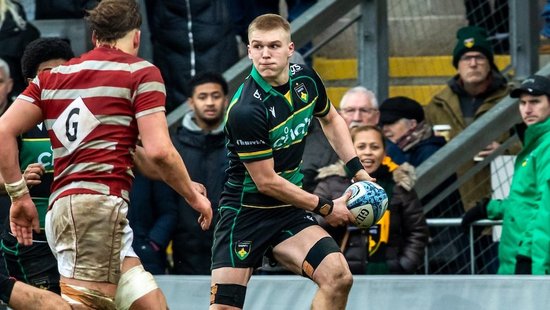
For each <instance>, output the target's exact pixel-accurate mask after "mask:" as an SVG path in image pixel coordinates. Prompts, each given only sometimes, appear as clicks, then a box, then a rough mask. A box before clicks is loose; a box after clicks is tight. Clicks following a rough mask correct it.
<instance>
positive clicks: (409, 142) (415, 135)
mask: <svg viewBox="0 0 550 310" xmlns="http://www.w3.org/2000/svg"><path fill="white" fill-rule="evenodd" d="M431 136H432V128H431V127H430V125H428V123H426V122H425V121H421V122H420V123H418V125H416V127H414V128H411V129H409V131H408V132H407V133H406V134H405V135H404V136H403V137H401V139H399V141H397V143H396V144H397V146H398V147H399V148H400V149H402V150H403V151H404V152H406V151H408V150H410V149H411V148H413V147H414V146H415V145H417V144H418V143H419V142H420V141H422V140H425V139H427V138H429V137H431Z"/></svg>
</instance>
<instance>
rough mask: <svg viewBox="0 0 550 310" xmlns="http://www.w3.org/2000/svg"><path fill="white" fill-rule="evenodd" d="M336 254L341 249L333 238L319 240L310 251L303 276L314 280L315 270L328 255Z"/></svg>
mask: <svg viewBox="0 0 550 310" xmlns="http://www.w3.org/2000/svg"><path fill="white" fill-rule="evenodd" d="M335 252H340V248H339V247H338V245H337V244H336V241H334V239H332V238H331V237H324V238H322V239H319V241H317V243H315V244H314V245H313V246H312V247H311V249H309V252H308V253H307V255H306V258H305V259H304V262H303V263H302V276H304V277H308V278H310V279H312V280H313V273H314V272H315V269H317V267H319V265H320V264H321V262H322V261H323V259H325V257H327V255H329V254H331V253H335Z"/></svg>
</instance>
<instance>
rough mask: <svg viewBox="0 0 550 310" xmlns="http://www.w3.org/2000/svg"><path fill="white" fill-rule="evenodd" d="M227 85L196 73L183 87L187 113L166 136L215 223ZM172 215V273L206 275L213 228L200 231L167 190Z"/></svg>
mask: <svg viewBox="0 0 550 310" xmlns="http://www.w3.org/2000/svg"><path fill="white" fill-rule="evenodd" d="M227 92H228V86H227V83H226V81H225V80H224V79H223V77H222V76H221V75H220V74H218V73H213V72H205V73H199V74H197V75H196V76H195V77H193V79H191V81H190V83H189V93H190V94H191V96H190V97H189V101H188V103H189V106H190V108H191V110H192V111H191V112H189V113H188V114H186V115H185V116H184V118H183V121H182V124H181V125H180V126H179V128H178V129H177V131H176V133H175V134H174V135H172V142H173V143H174V146H175V147H176V149H177V150H178V152H179V153H180V155H181V156H182V158H183V160H184V161H185V162H186V163H187V167H188V171H189V175H190V176H191V178H192V179H193V180H194V181H196V182H200V183H202V184H204V185H205V186H206V188H207V189H208V190H207V194H208V199H210V202H211V203H212V209H213V211H214V218H213V220H214V221H216V220H217V207H218V201H219V197H220V194H221V192H222V190H223V184H224V183H225V181H226V174H225V170H226V169H227V166H228V163H229V162H228V159H227V156H226V152H227V150H226V148H225V135H224V133H223V117H224V113H225V109H226V107H227V104H228V100H227ZM165 199H166V200H167V201H168V203H169V204H172V205H174V207H175V208H176V209H177V210H178V217H177V225H176V230H175V232H174V234H173V239H172V242H173V259H174V269H173V273H175V274H195V275H196V274H202V275H206V274H210V263H211V262H210V257H211V248H212V238H213V236H212V234H213V228H210V229H209V230H208V231H206V232H204V231H202V230H201V228H200V226H199V225H198V223H197V221H196V218H197V214H195V211H193V210H191V209H190V208H186V207H184V206H185V205H186V204H187V203H186V202H185V200H184V199H183V198H182V197H180V196H179V195H177V194H176V193H175V192H173V191H172V195H169V196H167V197H165Z"/></svg>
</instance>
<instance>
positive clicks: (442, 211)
mask: <svg viewBox="0 0 550 310" xmlns="http://www.w3.org/2000/svg"><path fill="white" fill-rule="evenodd" d="M380 125H381V126H382V130H383V132H384V135H385V137H386V138H388V139H389V140H390V141H392V142H393V143H395V144H396V145H397V146H398V147H399V149H400V150H401V152H402V154H403V156H404V158H405V161H406V162H408V163H409V164H411V165H413V166H414V167H418V166H419V165H420V164H421V163H423V162H424V161H425V160H427V159H428V158H429V157H430V156H432V155H433V154H434V153H435V152H437V151H438V150H439V149H440V148H442V147H443V146H444V145H445V139H444V138H443V137H437V136H435V135H434V134H433V131H432V129H431V127H430V126H429V125H428V123H426V121H425V119H424V111H423V110H422V106H421V105H420V104H419V103H418V102H416V101H415V100H413V99H410V98H408V97H392V98H388V99H386V100H384V102H383V103H382V104H381V105H380ZM389 155H390V157H391V156H392V154H391V153H390V154H389ZM455 181H456V177H455V176H451V177H450V178H448V179H447V180H445V181H444V182H443V183H442V184H440V185H439V186H438V187H436V188H435V189H434V190H433V191H431V192H430V193H429V194H428V195H426V196H425V197H423V198H422V204H423V205H425V204H427V203H428V202H430V201H431V200H432V199H433V198H435V197H436V196H437V195H438V194H439V193H440V192H442V191H443V190H444V189H445V188H447V187H448V186H449V185H451V184H453V183H454V182H455ZM462 214H463V208H462V203H461V199H460V194H459V193H458V191H455V192H453V193H452V194H451V195H449V196H448V197H446V198H445V199H444V200H443V201H441V202H440V203H438V204H437V205H436V206H435V207H434V208H433V209H431V210H430V211H429V212H428V213H426V217H428V218H438V217H455V218H456V217H461V216H462ZM436 234H439V237H437V238H433V237H435V236H436ZM460 234H461V231H460V229H458V228H455V227H449V228H448V229H447V230H445V231H441V230H436V229H435V228H433V229H431V230H430V235H431V236H432V241H431V249H432V253H437V254H438V255H434V259H433V260H432V261H431V268H432V270H433V271H434V273H452V274H454V273H460V272H461V268H463V267H465V266H466V262H467V257H466V255H465V253H463V252H464V244H462V243H461V240H457V242H456V243H453V242H452V241H453V240H454V239H458V236H460ZM453 261H454V263H453ZM466 271H467V270H466V269H464V270H462V272H466Z"/></svg>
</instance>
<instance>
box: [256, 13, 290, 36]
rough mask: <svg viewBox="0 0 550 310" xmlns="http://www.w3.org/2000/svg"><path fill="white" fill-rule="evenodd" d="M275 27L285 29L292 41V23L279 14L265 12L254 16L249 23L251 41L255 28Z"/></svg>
mask: <svg viewBox="0 0 550 310" xmlns="http://www.w3.org/2000/svg"><path fill="white" fill-rule="evenodd" d="M274 29H283V30H284V31H285V32H286V33H287V34H288V40H289V41H290V23H289V22H288V21H287V20H286V19H285V18H283V17H282V16H281V15H277V14H264V15H260V16H258V17H256V18H254V20H253V21H252V22H251V23H250V25H248V40H249V41H250V35H251V33H252V32H253V31H254V30H261V31H269V30H274Z"/></svg>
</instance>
